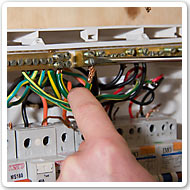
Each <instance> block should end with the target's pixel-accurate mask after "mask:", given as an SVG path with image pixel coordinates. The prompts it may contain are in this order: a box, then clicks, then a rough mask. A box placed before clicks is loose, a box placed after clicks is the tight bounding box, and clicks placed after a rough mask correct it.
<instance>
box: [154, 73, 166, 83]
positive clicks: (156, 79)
mask: <svg viewBox="0 0 190 190" xmlns="http://www.w3.org/2000/svg"><path fill="white" fill-rule="evenodd" d="M163 76H164V75H163V74H161V75H159V76H158V77H156V78H154V79H152V82H157V81H159V80H160V79H161V78H163Z"/></svg>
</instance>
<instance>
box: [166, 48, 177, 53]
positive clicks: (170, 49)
mask: <svg viewBox="0 0 190 190" xmlns="http://www.w3.org/2000/svg"><path fill="white" fill-rule="evenodd" d="M164 51H165V52H168V53H176V52H177V49H176V48H164Z"/></svg>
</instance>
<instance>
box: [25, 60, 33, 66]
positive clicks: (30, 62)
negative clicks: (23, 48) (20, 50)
mask: <svg viewBox="0 0 190 190" xmlns="http://www.w3.org/2000/svg"><path fill="white" fill-rule="evenodd" d="M24 62H25V64H26V65H32V59H26V60H25V61H24Z"/></svg>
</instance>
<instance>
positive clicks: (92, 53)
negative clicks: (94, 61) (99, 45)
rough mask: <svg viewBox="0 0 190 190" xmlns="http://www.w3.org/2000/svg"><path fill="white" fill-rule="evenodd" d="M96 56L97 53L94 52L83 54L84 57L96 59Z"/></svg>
mask: <svg viewBox="0 0 190 190" xmlns="http://www.w3.org/2000/svg"><path fill="white" fill-rule="evenodd" d="M95 54H96V52H94V51H88V52H84V53H83V55H84V56H85V57H94V56H95Z"/></svg>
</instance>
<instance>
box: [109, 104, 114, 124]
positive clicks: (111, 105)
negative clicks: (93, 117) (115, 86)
mask: <svg viewBox="0 0 190 190" xmlns="http://www.w3.org/2000/svg"><path fill="white" fill-rule="evenodd" d="M113 107H114V103H111V104H110V106H109V111H108V116H109V118H110V120H111V121H112V120H113V119H112V111H113Z"/></svg>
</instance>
